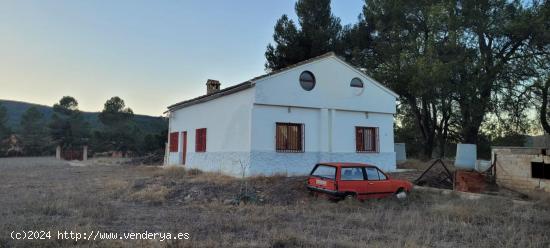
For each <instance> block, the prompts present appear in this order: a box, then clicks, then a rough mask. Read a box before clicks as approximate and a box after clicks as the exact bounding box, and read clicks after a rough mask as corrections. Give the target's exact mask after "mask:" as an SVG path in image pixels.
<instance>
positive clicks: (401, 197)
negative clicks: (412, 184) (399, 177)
mask: <svg viewBox="0 0 550 248" xmlns="http://www.w3.org/2000/svg"><path fill="white" fill-rule="evenodd" d="M395 197H396V198H397V199H399V200H404V199H406V198H407V191H405V190H404V189H399V190H398V191H397V193H395Z"/></svg>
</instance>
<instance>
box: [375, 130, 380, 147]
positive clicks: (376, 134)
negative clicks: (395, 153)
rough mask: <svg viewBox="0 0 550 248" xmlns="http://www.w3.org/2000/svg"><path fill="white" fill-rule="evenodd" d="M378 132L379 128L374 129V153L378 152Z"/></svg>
mask: <svg viewBox="0 0 550 248" xmlns="http://www.w3.org/2000/svg"><path fill="white" fill-rule="evenodd" d="M379 130H380V129H379V128H374V139H375V142H374V144H375V149H374V151H375V152H380V137H379V135H378V133H379Z"/></svg>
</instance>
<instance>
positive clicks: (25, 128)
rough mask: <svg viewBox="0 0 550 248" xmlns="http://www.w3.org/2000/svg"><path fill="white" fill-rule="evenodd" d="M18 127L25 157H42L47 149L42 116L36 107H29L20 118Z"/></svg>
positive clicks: (46, 137)
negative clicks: (19, 127)
mask: <svg viewBox="0 0 550 248" xmlns="http://www.w3.org/2000/svg"><path fill="white" fill-rule="evenodd" d="M20 126H21V141H22V143H23V153H24V154H25V155H27V156H29V155H30V156H37V155H43V154H44V152H45V149H46V147H48V136H47V131H46V129H45V125H44V115H43V114H42V113H41V112H40V111H38V109H37V108H36V107H31V108H29V109H27V111H25V113H24V114H23V116H22V117H21V122H20Z"/></svg>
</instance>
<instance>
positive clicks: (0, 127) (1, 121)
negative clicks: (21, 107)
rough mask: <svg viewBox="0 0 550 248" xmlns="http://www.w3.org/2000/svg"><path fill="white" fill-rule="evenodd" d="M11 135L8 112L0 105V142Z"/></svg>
mask: <svg viewBox="0 0 550 248" xmlns="http://www.w3.org/2000/svg"><path fill="white" fill-rule="evenodd" d="M10 134H11V130H10V128H9V127H8V111H7V110H6V107H4V106H3V105H2V103H0V141H2V140H4V139H5V138H7V137H8V136H9V135H10Z"/></svg>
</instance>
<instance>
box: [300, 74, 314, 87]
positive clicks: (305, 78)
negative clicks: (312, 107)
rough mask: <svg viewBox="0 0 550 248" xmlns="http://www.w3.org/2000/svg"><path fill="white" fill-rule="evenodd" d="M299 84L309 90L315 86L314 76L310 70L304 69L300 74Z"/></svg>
mask: <svg viewBox="0 0 550 248" xmlns="http://www.w3.org/2000/svg"><path fill="white" fill-rule="evenodd" d="M300 85H301V86H302V88H303V89H304V90H307V91H310V90H312V89H313V88H315V76H313V73H311V72H310V71H304V72H302V74H300Z"/></svg>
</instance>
